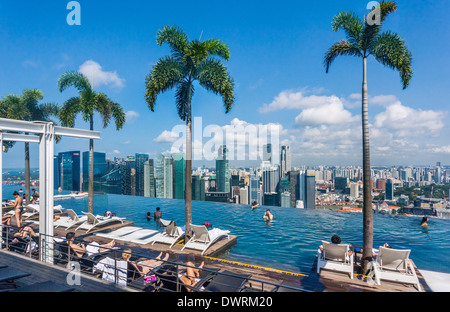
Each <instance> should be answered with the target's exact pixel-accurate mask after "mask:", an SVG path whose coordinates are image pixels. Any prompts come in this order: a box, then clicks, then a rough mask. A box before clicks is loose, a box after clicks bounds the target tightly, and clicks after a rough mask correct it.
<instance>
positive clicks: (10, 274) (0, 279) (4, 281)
mask: <svg viewBox="0 0 450 312" xmlns="http://www.w3.org/2000/svg"><path fill="white" fill-rule="evenodd" d="M30 275H31V274H30V273H25V272H22V271H19V270H16V269H13V268H8V267H7V268H3V269H0V284H1V285H4V286H5V285H6V286H13V287H14V288H16V285H15V281H16V280H18V279H20V278H23V277H27V276H30Z"/></svg>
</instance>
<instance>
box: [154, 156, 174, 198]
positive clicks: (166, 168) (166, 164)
mask: <svg viewBox="0 0 450 312" xmlns="http://www.w3.org/2000/svg"><path fill="white" fill-rule="evenodd" d="M155 187H156V197H159V198H173V158H172V157H169V156H164V155H162V154H161V155H160V156H159V157H158V159H157V160H156V175H155Z"/></svg>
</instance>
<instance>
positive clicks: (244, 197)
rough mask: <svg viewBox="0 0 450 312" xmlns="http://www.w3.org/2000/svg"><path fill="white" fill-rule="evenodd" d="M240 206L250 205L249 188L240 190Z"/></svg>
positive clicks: (245, 187)
mask: <svg viewBox="0 0 450 312" xmlns="http://www.w3.org/2000/svg"><path fill="white" fill-rule="evenodd" d="M239 204H243V205H248V204H249V202H248V186H244V187H241V188H240V190H239Z"/></svg>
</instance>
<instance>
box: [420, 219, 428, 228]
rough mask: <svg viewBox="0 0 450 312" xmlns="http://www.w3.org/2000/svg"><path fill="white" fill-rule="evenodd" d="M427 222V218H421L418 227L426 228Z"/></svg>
mask: <svg viewBox="0 0 450 312" xmlns="http://www.w3.org/2000/svg"><path fill="white" fill-rule="evenodd" d="M427 222H428V217H423V218H422V221H421V222H420V226H422V227H425V226H428V224H427Z"/></svg>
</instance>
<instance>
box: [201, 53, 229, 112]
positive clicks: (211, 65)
mask: <svg viewBox="0 0 450 312" xmlns="http://www.w3.org/2000/svg"><path fill="white" fill-rule="evenodd" d="M196 78H197V79H198V82H199V83H200V85H201V86H202V87H204V88H205V89H206V90H208V91H211V92H213V93H215V94H220V95H221V96H222V99H223V103H224V106H225V111H226V113H228V112H229V111H230V110H231V108H232V106H233V103H234V100H235V97H234V91H233V90H234V81H233V79H232V77H231V75H230V74H229V73H228V71H227V69H226V67H225V66H224V65H223V64H222V63H221V62H220V61H219V60H216V59H211V58H209V59H207V60H206V61H204V62H203V63H202V64H200V65H199V66H198V69H197V74H196Z"/></svg>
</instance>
